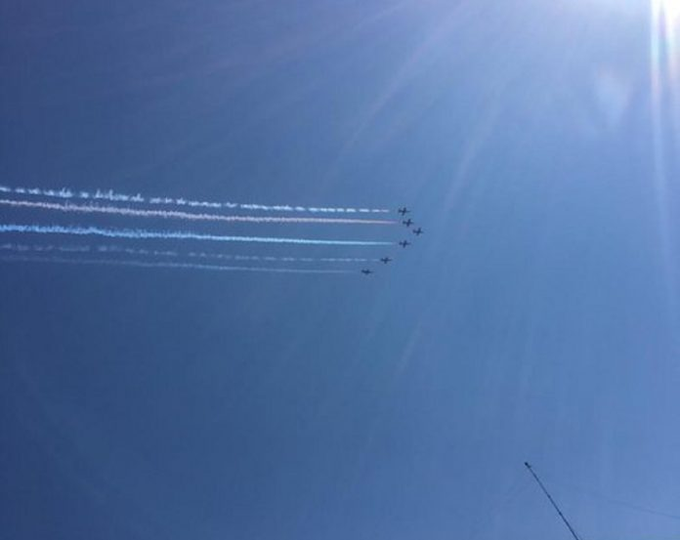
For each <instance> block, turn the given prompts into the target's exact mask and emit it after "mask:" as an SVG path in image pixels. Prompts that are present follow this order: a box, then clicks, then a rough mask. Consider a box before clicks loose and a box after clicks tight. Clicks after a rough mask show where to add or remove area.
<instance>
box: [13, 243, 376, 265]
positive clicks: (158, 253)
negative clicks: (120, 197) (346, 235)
mask: <svg viewBox="0 0 680 540" xmlns="http://www.w3.org/2000/svg"><path fill="white" fill-rule="evenodd" d="M0 251H16V252H18V253H30V252H33V253H53V252H59V253H71V254H72V253H95V254H104V253H110V254H122V255H137V256H142V257H175V258H181V257H188V258H191V259H213V260H216V259H217V260H228V261H258V262H304V263H319V262H321V263H328V262H337V263H365V262H377V260H378V259H370V258H366V257H288V256H283V257H275V256H272V255H237V254H229V253H206V252H202V251H187V252H183V253H182V252H178V251H172V250H156V249H145V248H130V247H124V246H101V245H97V246H60V245H38V244H0Z"/></svg>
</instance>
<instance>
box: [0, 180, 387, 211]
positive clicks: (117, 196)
mask: <svg viewBox="0 0 680 540" xmlns="http://www.w3.org/2000/svg"><path fill="white" fill-rule="evenodd" d="M0 193H10V194H14V195H32V196H36V197H48V198H57V199H76V200H77V199H81V200H88V201H109V202H117V203H120V202H123V203H142V204H158V205H170V206H188V207H192V208H213V209H216V210H220V209H228V210H253V211H261V212H310V213H327V214H357V213H361V214H387V213H389V212H390V211H389V210H387V209H385V208H353V207H325V206H320V207H319V206H292V205H287V204H285V205H266V204H246V203H234V202H211V201H193V200H189V199H184V198H171V197H143V196H142V195H139V194H136V195H126V194H124V193H116V192H115V191H113V190H107V191H102V190H99V189H98V190H96V191H77V190H71V189H67V188H63V189H41V188H26V187H8V186H2V185H0Z"/></svg>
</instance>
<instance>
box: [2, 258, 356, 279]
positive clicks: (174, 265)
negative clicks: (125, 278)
mask: <svg viewBox="0 0 680 540" xmlns="http://www.w3.org/2000/svg"><path fill="white" fill-rule="evenodd" d="M1 259H2V260H4V261H8V262H46V263H66V264H101V265H109V266H134V267H138V268H177V269H184V270H212V271H218V272H261V273H274V274H335V275H339V274H354V273H355V272H352V271H350V270H324V269H319V270H316V269H314V270H305V269H300V268H267V267H265V266H221V265H218V264H195V263H173V262H148V261H135V260H116V259H85V258H71V259H68V258H65V257H43V256H38V255H34V256H2V257H1Z"/></svg>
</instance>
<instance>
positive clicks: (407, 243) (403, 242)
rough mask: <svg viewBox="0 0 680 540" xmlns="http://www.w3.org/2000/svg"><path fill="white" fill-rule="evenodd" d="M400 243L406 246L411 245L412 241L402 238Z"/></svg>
mask: <svg viewBox="0 0 680 540" xmlns="http://www.w3.org/2000/svg"><path fill="white" fill-rule="evenodd" d="M399 245H400V246H401V247H403V248H405V247H406V246H410V245H411V242H409V241H408V240H402V241H401V242H399Z"/></svg>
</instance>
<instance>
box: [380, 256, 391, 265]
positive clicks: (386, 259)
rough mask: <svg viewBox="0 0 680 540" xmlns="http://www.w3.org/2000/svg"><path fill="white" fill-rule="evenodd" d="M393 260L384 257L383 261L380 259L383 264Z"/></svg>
mask: <svg viewBox="0 0 680 540" xmlns="http://www.w3.org/2000/svg"><path fill="white" fill-rule="evenodd" d="M391 260H392V259H390V258H389V257H383V258H382V259H380V261H381V262H382V263H383V264H387V263H388V262H390V261H391Z"/></svg>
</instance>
